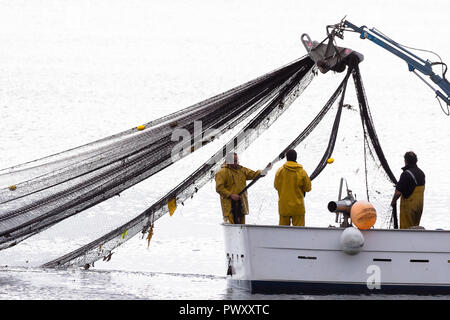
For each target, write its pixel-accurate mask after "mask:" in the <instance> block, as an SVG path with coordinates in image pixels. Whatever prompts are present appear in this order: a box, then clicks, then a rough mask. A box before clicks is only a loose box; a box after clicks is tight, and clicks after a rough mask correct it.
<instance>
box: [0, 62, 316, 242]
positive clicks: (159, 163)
mask: <svg viewBox="0 0 450 320" xmlns="http://www.w3.org/2000/svg"><path fill="white" fill-rule="evenodd" d="M312 65H313V63H312V61H311V60H310V59H309V58H308V57H304V58H301V59H298V60H296V61H294V62H292V63H290V64H288V65H286V66H284V67H281V68H279V69H277V70H275V71H272V72H270V73H268V74H266V75H264V76H262V77H259V78H257V79H255V80H253V81H250V82H248V83H246V84H244V85H241V86H238V87H236V88H234V89H232V90H229V91H227V92H225V93H223V94H220V95H217V96H215V97H213V98H210V99H207V100H205V101H203V102H201V103H198V104H196V105H194V106H191V107H188V108H185V109H184V110H182V111H179V112H175V113H173V114H171V115H169V116H166V117H162V118H160V119H157V120H155V121H152V122H149V123H147V124H146V125H145V127H146V129H144V130H138V129H137V128H133V129H130V130H128V131H125V132H123V133H120V134H116V135H114V136H111V137H108V138H105V139H101V140H99V141H96V142H93V143H91V144H87V145H85V146H82V147H79V148H75V149H71V150H68V151H66V152H62V153H59V154H55V155H52V156H49V157H46V158H43V159H39V160H37V161H32V162H29V163H26V164H23V165H18V166H15V167H11V168H8V169H4V170H2V171H0V181H1V182H0V186H3V188H1V189H0V248H1V249H3V248H6V247H9V246H12V245H15V244H17V243H18V242H20V241H22V240H23V239H25V238H27V237H29V236H31V235H33V234H36V233H37V232H40V231H42V230H44V229H46V228H48V227H50V226H52V225H53V224H55V223H57V222H59V221H61V220H63V219H65V218H67V217H69V216H72V215H74V214H76V213H78V212H81V211H83V210H85V209H87V208H90V207H92V206H94V205H96V204H98V203H100V202H102V201H104V200H106V199H109V198H111V197H112V196H115V195H118V194H120V192H122V191H123V190H125V189H127V188H129V187H131V186H133V185H135V184H136V183H138V182H140V181H142V180H144V179H147V178H148V177H150V176H152V175H154V174H155V173H157V172H159V171H161V170H162V169H164V168H166V167H168V166H170V165H171V164H172V163H174V162H175V161H176V160H178V159H180V158H181V157H183V156H186V155H188V154H190V153H192V152H193V151H195V150H197V149H198V148H200V147H202V146H203V145H205V144H207V143H208V142H209V141H210V140H203V137H205V136H206V135H207V134H208V132H209V130H212V129H214V132H215V134H216V135H220V134H222V133H224V132H226V131H228V130H230V129H232V128H233V127H234V126H235V125H237V124H238V123H239V122H241V121H242V120H243V119H244V118H246V117H248V116H250V115H251V114H253V113H255V112H256V111H257V110H259V109H260V108H262V106H264V105H266V104H267V102H268V101H270V100H271V99H273V98H274V97H276V96H279V94H280V91H281V90H282V88H284V87H285V86H286V83H287V82H288V81H291V79H292V77H294V76H296V75H298V74H299V72H303V71H305V70H306V69H311V68H312ZM302 74H303V75H304V74H305V73H302ZM196 123H201V128H200V130H198V129H196V126H195V124H196ZM176 129H180V130H181V129H182V130H184V131H185V132H187V133H188V134H189V135H190V137H192V138H191V139H192V140H189V141H184V142H183V144H182V147H183V148H182V150H186V147H189V146H192V145H194V146H195V148H190V149H189V152H183V153H180V154H178V157H174V155H173V150H174V149H175V148H176V147H177V146H178V145H179V144H180V143H179V141H174V139H173V136H172V135H173V133H174V132H175V130H176ZM197 141H200V143H196V142H197ZM12 184H13V185H14V186H15V189H14V190H11V189H10V188H9V187H7V186H8V185H12Z"/></svg>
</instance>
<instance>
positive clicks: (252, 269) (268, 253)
mask: <svg viewBox="0 0 450 320" xmlns="http://www.w3.org/2000/svg"><path fill="white" fill-rule="evenodd" d="M223 227H224V235H225V252H226V257H227V263H228V266H229V268H228V269H229V272H228V273H229V275H228V280H229V283H230V284H231V285H233V286H239V287H242V288H245V289H247V290H249V291H251V292H252V293H256V292H261V293H323V294H330V293H395V294H401V293H418V294H450V231H443V230H442V231H441V230H433V231H431V230H381V229H370V230H361V232H362V234H363V236H364V245H363V247H362V249H361V251H360V252H359V253H357V254H355V255H349V254H347V253H345V252H344V251H343V250H342V249H341V243H340V237H341V234H342V232H343V231H344V229H343V228H313V227H286V226H260V225H230V224H224V225H223Z"/></svg>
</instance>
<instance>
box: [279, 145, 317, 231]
mask: <svg viewBox="0 0 450 320" xmlns="http://www.w3.org/2000/svg"><path fill="white" fill-rule="evenodd" d="M286 160H287V161H286V163H285V164H284V165H283V166H282V167H281V168H279V169H278V171H277V173H276V174H275V180H274V187H275V189H276V190H277V191H278V213H279V215H280V223H279V224H280V226H290V225H291V222H292V225H294V226H304V225H305V203H304V195H305V192H309V191H311V180H310V179H309V176H308V174H307V173H306V171H305V170H303V166H302V165H301V164H298V163H297V162H296V161H297V152H296V151H295V150H293V149H291V150H289V151H288V152H286Z"/></svg>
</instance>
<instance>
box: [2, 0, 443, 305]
mask: <svg viewBox="0 0 450 320" xmlns="http://www.w3.org/2000/svg"><path fill="white" fill-rule="evenodd" d="M358 3H359V2H358V1H346V7H345V8H343V7H342V6H340V5H338V4H337V3H336V2H334V1H327V3H326V5H325V4H323V2H321V3H318V4H313V3H309V4H307V5H305V4H301V3H299V2H298V1H284V2H283V3H281V4H280V3H279V2H275V1H253V0H252V1H246V2H244V3H242V2H239V1H204V0H198V1H192V2H189V3H187V2H185V1H171V2H170V3H167V2H165V1H152V2H148V1H127V2H126V3H125V2H120V1H106V0H105V1H96V2H95V3H93V2H91V1H42V2H27V1H15V2H8V1H0V9H1V10H0V27H1V28H0V40H1V42H2V50H1V51H0V70H2V74H1V76H0V94H1V96H0V111H1V120H0V121H1V123H0V124H1V129H2V133H1V135H0V167H1V168H6V167H8V166H11V165H14V164H19V163H23V162H26V161H30V160H34V159H37V158H40V157H43V156H47V155H50V154H53V153H56V152H60V151H63V150H66V149H69V148H72V147H76V146H79V145H82V144H84V143H88V142H91V141H94V140H96V139H99V138H102V137H105V136H108V135H111V134H114V133H117V132H120V131H122V130H126V129H128V128H131V127H135V126H136V125H139V124H142V123H145V122H147V121H149V120H152V119H155V118H157V117H160V116H162V115H165V114H168V113H170V112H174V111H176V110H179V109H180V108H184V107H186V106H189V105H192V104H194V103H196V102H199V101H201V100H204V99H206V98H208V97H210V96H212V95H215V94H217V93H220V92H223V91H225V90H227V89H230V88H232V87H234V86H236V85H239V84H241V83H244V82H246V81H248V80H250V79H253V78H255V77H257V76H260V75H262V74H264V73H266V72H268V71H271V70H273V69H275V68H278V67H279V66H281V65H284V64H286V63H288V62H290V61H293V60H294V59H296V58H298V57H300V56H303V55H304V52H305V51H304V48H303V47H302V45H301V43H300V35H301V34H302V33H304V32H307V33H309V34H310V36H311V37H312V38H315V39H318V40H322V39H323V38H324V37H325V26H326V25H328V24H333V23H337V22H338V21H339V20H340V19H341V18H342V17H343V16H344V15H347V18H348V19H349V20H350V21H352V22H353V23H355V24H360V25H363V24H365V25H367V26H369V27H371V26H375V27H377V28H379V29H380V30H382V31H383V32H385V33H387V34H389V35H390V36H392V37H393V38H394V39H396V40H397V41H399V42H402V43H404V44H406V45H411V46H416V47H422V48H425V49H430V50H434V51H436V52H437V53H439V54H440V55H441V57H442V59H443V60H444V61H448V60H449V59H448V58H450V56H449V54H448V53H449V52H450V51H449V44H448V43H447V42H446V41H443V39H445V38H446V36H447V32H446V30H447V26H446V24H445V21H446V13H448V12H449V9H450V4H449V3H448V2H447V1H444V0H442V1H435V2H434V3H433V8H428V7H426V8H424V7H423V6H421V5H420V4H421V2H420V1H412V2H411V1H408V6H407V7H408V8H410V9H409V10H410V11H407V12H405V10H406V9H405V6H404V3H403V2H402V1H399V2H396V3H391V2H390V1H377V2H376V3H367V4H366V5H365V6H364V7H361V6H360V5H358ZM323 8H327V9H326V10H323ZM419 8H420V9H419ZM318 13H320V14H318ZM400 13H401V14H400ZM413 21H426V25H423V24H422V23H413ZM406 31H407V32H406ZM344 43H345V44H344ZM344 43H343V44H341V45H343V46H344V45H345V46H348V47H351V48H353V49H355V50H357V51H360V52H362V53H363V54H364V56H365V61H364V62H363V63H362V64H361V73H362V76H363V80H364V85H365V88H366V93H367V96H368V100H369V105H370V107H371V110H372V116H373V118H374V122H375V125H376V128H377V133H378V136H379V139H380V142H381V144H382V147H383V150H384V152H385V154H386V157H387V159H388V161H389V164H390V166H391V168H392V170H393V171H394V173H395V175H396V176H399V175H400V173H401V170H400V168H401V167H402V165H403V160H402V156H403V154H404V152H405V151H407V150H414V151H416V153H417V154H418V156H419V165H420V166H421V167H422V168H423V169H424V171H425V173H426V175H427V189H426V194H425V196H426V198H425V212H424V215H423V219H422V224H423V226H424V227H425V228H427V229H436V228H443V229H449V228H450V215H449V214H448V207H449V206H450V196H449V195H450V193H449V192H448V190H449V189H450V188H449V185H448V180H449V179H448V178H449V176H448V172H450V171H449V170H448V163H447V161H446V160H447V159H448V158H450V151H448V150H449V149H448V141H449V138H450V134H449V131H448V124H449V121H450V119H449V117H446V116H445V115H444V114H443V112H442V111H441V109H440V107H439V104H438V103H437V102H436V100H435V98H434V95H433V93H432V92H431V91H430V90H429V89H428V88H427V87H426V86H425V85H423V84H422V83H421V82H420V80H418V79H416V77H414V76H413V75H412V74H410V73H409V72H407V68H406V64H405V63H404V62H403V61H401V60H399V59H398V58H395V57H393V56H391V55H390V54H388V53H387V52H385V51H383V50H382V49H380V48H376V47H375V45H374V44H371V43H369V42H367V41H363V40H360V39H358V37H357V36H356V35H353V34H349V35H346V38H345V42H344ZM427 57H428V56H427ZM430 59H432V60H433V61H434V60H435V58H432V57H431V56H430ZM341 78H342V74H331V73H330V74H326V75H319V77H317V78H316V79H314V81H313V83H312V84H311V85H310V87H309V88H308V89H307V90H306V91H305V92H304V94H303V95H302V96H301V98H300V99H298V101H296V103H294V104H293V105H292V106H291V108H290V109H289V110H288V111H286V114H285V115H283V116H282V117H281V118H280V119H279V120H278V121H277V123H275V124H274V125H273V126H272V127H271V128H270V129H269V130H268V131H266V132H265V133H264V134H263V135H262V136H261V137H260V138H258V140H257V141H255V143H254V144H253V145H252V146H251V147H250V148H249V149H248V150H247V151H246V152H245V153H244V154H242V155H241V163H242V164H243V165H245V166H248V167H250V168H253V169H257V168H262V167H263V166H265V165H266V164H267V162H268V161H270V160H271V159H272V158H273V157H274V155H275V154H277V152H278V151H280V150H282V149H283V148H284V147H285V146H286V145H287V144H288V143H289V142H290V141H291V140H292V139H293V138H294V137H295V136H297V134H298V133H299V132H300V131H301V130H303V128H304V127H305V125H306V124H308V123H309V121H310V120H311V119H312V117H314V116H315V112H317V111H318V110H319V109H320V108H321V107H322V106H323V104H324V103H325V102H326V100H327V99H328V98H329V96H330V95H331V93H332V92H333V90H334V89H335V88H336V86H337V85H338V83H339V81H340V79H341ZM349 84H351V83H350V82H349ZM346 102H347V103H349V104H351V105H354V106H356V103H357V102H356V98H355V95H354V92H352V91H351V90H350V89H349V90H348V94H347V101H346ZM358 117H359V115H358V114H357V113H356V112H352V111H348V112H347V111H346V112H344V114H343V120H342V125H341V129H340V132H339V138H338V142H337V145H336V149H335V152H334V154H333V157H334V158H335V162H334V163H333V165H332V166H329V167H327V168H326V170H325V171H324V172H323V173H322V174H321V175H320V176H319V177H318V178H317V179H316V180H315V181H314V183H313V192H312V193H311V194H310V195H309V196H308V199H307V203H306V206H307V217H306V224H307V225H309V226H328V225H329V224H334V215H330V213H329V212H327V210H326V204H327V203H328V201H330V200H334V199H335V198H336V197H337V194H338V184H339V179H340V177H346V178H347V180H348V183H349V186H350V187H351V188H352V190H353V191H354V193H356V195H357V198H361V199H362V198H363V197H364V193H365V189H364V180H363V176H362V175H361V172H362V170H363V168H364V164H363V161H362V156H361V154H362V153H361V152H362V144H361V143H359V142H360V141H361V133H360V120H359V118H358ZM332 118H333V115H332V116H331V117H329V118H326V119H325V120H324V123H323V124H321V125H320V126H319V127H318V128H317V130H316V132H314V133H313V134H312V135H311V137H310V138H309V139H308V141H305V143H304V144H303V145H301V146H299V148H298V150H297V151H298V152H299V158H300V159H299V161H300V162H301V163H302V164H303V165H304V166H305V168H306V170H307V171H308V170H309V171H312V170H313V169H314V167H315V165H316V164H317V162H318V161H319V159H320V158H321V157H322V154H323V152H324V150H325V147H326V144H327V142H328V137H329V133H330V130H331V122H332V121H333V119H332ZM222 141H224V140H222ZM220 143H221V141H217V142H216V143H213V144H210V145H208V146H206V147H205V148H203V149H201V150H200V151H198V152H196V153H195V154H193V155H191V156H190V157H188V158H185V159H183V160H182V161H180V162H178V163H176V164H174V165H173V166H171V167H170V168H169V169H167V170H165V171H164V172H161V173H159V174H157V175H155V176H153V177H152V178H150V179H148V180H146V181H144V182H142V183H140V184H138V185H136V186H135V187H133V188H131V189H129V190H126V191H125V192H123V193H122V194H121V196H120V197H115V198H113V199H110V200H108V201H106V202H104V203H102V204H100V205H98V206H96V207H94V208H91V209H89V210H86V211H84V212H82V213H80V214H78V215H76V216H74V217H71V218H69V219H66V220H64V221H63V222H61V223H59V224H58V225H56V226H54V227H52V228H49V229H48V230H46V231H44V232H42V233H41V234H39V235H36V236H34V237H31V238H29V239H27V240H25V241H23V242H22V243H20V244H19V245H17V246H15V247H13V248H10V249H7V250H3V251H1V252H0V267H1V269H0V299H194V300H208V299H209V300H211V299H217V300H222V299H286V300H288V299H299V300H300V299H318V298H320V299H355V298H356V299H373V298H378V299H402V298H406V299H415V298H418V297H416V296H376V297H374V296H357V297H352V296H345V295H342V296H337V295H330V296H320V297H314V296H301V295H275V296H267V295H250V294H248V293H246V292H242V291H239V290H235V289H231V288H228V287H227V285H226V281H225V274H226V265H225V260H224V250H223V235H222V229H221V226H220V223H221V214H220V204H219V201H218V196H217V194H216V193H215V188H214V184H213V183H210V184H207V185H206V186H205V187H204V188H203V189H201V190H200V191H199V192H198V193H197V194H196V196H195V197H194V198H193V199H192V200H190V201H189V202H187V203H186V204H185V206H184V207H179V208H178V209H177V211H176V212H175V214H174V215H173V216H171V217H170V216H164V217H162V218H161V219H159V220H158V221H157V222H156V225H155V233H154V236H153V238H152V241H151V243H150V246H148V245H147V242H146V240H145V239H142V238H141V237H140V236H136V237H135V238H133V239H132V240H130V241H128V242H127V243H126V244H124V245H123V246H121V247H119V248H118V249H117V250H116V252H115V253H114V254H113V256H112V259H111V261H109V262H103V261H99V262H97V263H95V267H94V268H91V269H90V270H87V271H85V270H78V269H75V270H42V269H40V268H39V266H40V265H41V264H42V263H45V262H48V261H50V260H52V259H54V258H56V257H58V256H60V255H62V254H65V253H67V252H69V251H70V250H73V249H75V248H78V247H79V246H81V245H83V244H85V243H87V242H88V241H90V240H92V239H94V238H95V237H98V236H100V235H102V234H104V233H106V232H108V231H110V230H111V229H112V228H114V227H116V226H118V225H120V224H122V223H124V222H126V221H128V220H129V219H131V218H132V217H134V216H136V215H137V214H139V213H140V212H142V211H143V210H144V209H145V208H147V207H149V206H150V205H151V204H152V203H153V202H154V201H155V200H157V199H158V198H159V197H161V196H162V195H164V194H165V192H167V191H168V190H170V188H172V187H173V186H175V185H176V184H177V183H178V182H179V181H181V180H182V179H183V178H184V177H185V176H186V175H188V174H189V173H190V172H192V171H193V170H194V169H195V168H196V167H197V166H198V165H199V164H201V163H203V161H205V160H206V159H208V157H209V156H210V155H211V154H212V153H213V152H215V151H216V150H217V148H218V147H219V146H220ZM274 171H275V170H272V172H270V174H269V175H268V176H267V177H266V178H264V179H261V181H260V182H259V183H257V184H255V186H254V187H253V189H252V190H251V192H250V207H251V209H252V211H251V215H250V216H249V218H248V223H256V224H276V223H277V211H276V201H277V196H276V193H275V191H274V190H273V187H272V182H273V174H274ZM373 175H374V177H378V175H379V173H378V172H374V174H373ZM376 181H378V180H376ZM380 181H381V180H380ZM383 183H384V184H382V186H379V185H377V184H374V185H373V186H371V187H373V188H380V190H381V191H382V192H381V193H382V195H383V196H382V197H380V198H379V199H377V201H378V203H377V205H379V206H380V208H381V210H380V212H381V213H382V211H383V209H385V208H387V207H388V205H389V200H390V197H391V195H392V191H393V190H392V189H391V186H388V187H386V182H385V181H384V182H383ZM381 218H382V216H381V215H380V222H381ZM420 298H423V297H420ZM428 298H430V299H447V298H448V297H446V296H432V297H428Z"/></svg>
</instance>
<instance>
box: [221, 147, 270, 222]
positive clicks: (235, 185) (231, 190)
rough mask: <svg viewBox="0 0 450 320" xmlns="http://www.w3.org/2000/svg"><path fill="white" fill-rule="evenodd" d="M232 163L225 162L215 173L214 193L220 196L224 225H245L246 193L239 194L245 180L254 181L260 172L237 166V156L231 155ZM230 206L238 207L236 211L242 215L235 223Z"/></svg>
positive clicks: (244, 184)
mask: <svg viewBox="0 0 450 320" xmlns="http://www.w3.org/2000/svg"><path fill="white" fill-rule="evenodd" d="M232 156H233V161H227V162H225V163H224V164H223V165H222V167H221V168H220V170H219V171H217V173H216V191H217V193H219V194H220V203H221V205H222V214H223V220H224V222H225V223H231V224H239V223H240V224H245V215H247V214H248V212H249V210H248V198H247V191H245V192H244V193H242V194H241V195H239V193H240V192H241V191H242V190H243V189H244V188H245V186H246V185H247V182H246V181H247V180H253V179H255V178H256V177H257V176H258V175H259V174H260V173H261V170H258V171H253V170H250V169H248V168H245V167H243V166H241V165H239V159H238V155H237V154H236V153H233V154H232ZM232 205H239V206H240V208H239V210H238V211H240V213H241V214H242V215H239V216H238V219H237V220H238V221H235V218H234V216H233V212H232Z"/></svg>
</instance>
